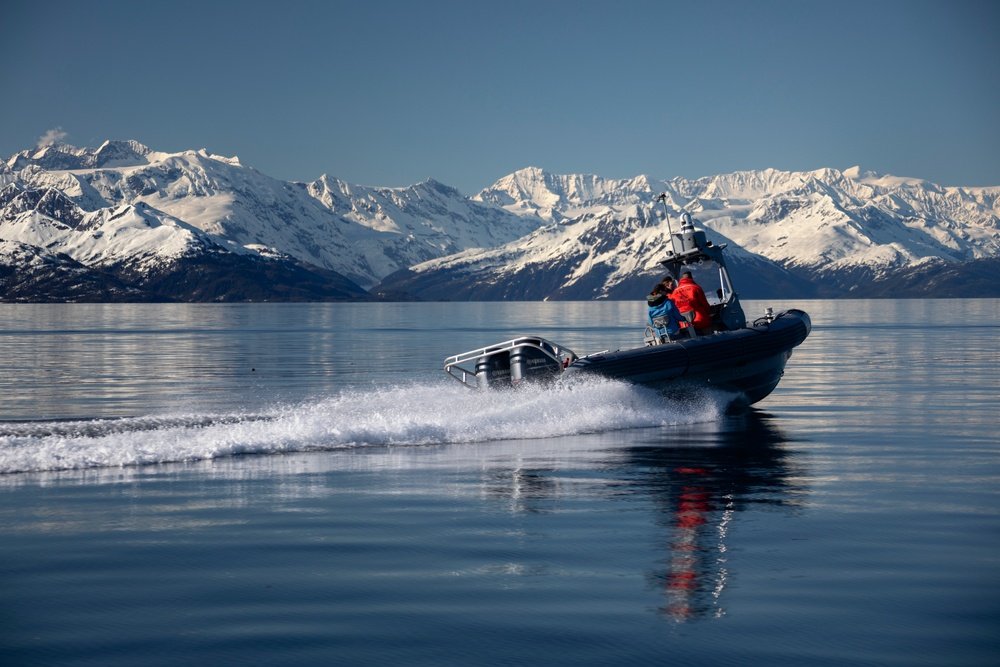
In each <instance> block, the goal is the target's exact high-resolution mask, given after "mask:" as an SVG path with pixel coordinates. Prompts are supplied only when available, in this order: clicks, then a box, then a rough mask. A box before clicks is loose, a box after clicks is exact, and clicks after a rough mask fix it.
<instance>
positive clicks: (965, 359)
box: [0, 299, 1000, 667]
mask: <svg viewBox="0 0 1000 667" xmlns="http://www.w3.org/2000/svg"><path fill="white" fill-rule="evenodd" d="M744 305H745V309H746V311H747V313H748V316H749V317H751V318H752V317H756V316H758V315H760V314H761V313H762V311H763V309H764V307H765V306H771V307H773V308H775V310H776V311H777V310H781V309H784V308H788V307H798V308H802V309H803V310H806V311H807V312H808V313H809V314H810V315H811V317H812V321H813V331H812V334H811V335H810V337H809V338H808V339H807V340H806V341H805V343H803V345H802V346H801V347H799V348H797V349H796V351H795V352H794V354H793V356H792V358H791V360H790V362H789V364H788V366H787V368H786V372H785V376H784V378H783V379H782V381H781V384H780V385H779V386H778V388H777V390H776V391H775V392H774V393H773V394H772V395H771V396H770V397H768V398H767V399H765V400H764V401H762V402H760V403H758V404H757V405H756V406H754V407H753V408H749V409H743V410H735V411H733V410H727V409H726V408H727V404H728V402H729V401H730V400H731V399H732V397H731V396H726V395H724V394H722V393H717V394H706V395H702V396H697V397H692V398H691V400H688V401H683V402H677V401H667V400H665V399H662V398H660V397H659V396H657V395H655V394H653V393H651V392H649V391H647V390H645V389H642V388H638V387H633V386H629V385H626V384H621V383H616V382H609V381H603V382H602V381H594V382H591V383H586V384H582V385H576V384H574V385H573V386H572V387H561V388H560V387H554V388H551V389H547V390H537V389H530V388H526V389H525V390H524V391H517V392H507V393H499V394H497V393H490V394H480V393H477V392H474V391H470V390H468V389H466V388H465V387H463V386H461V385H460V384H459V383H458V382H455V381H454V380H453V379H451V378H449V377H448V376H446V375H445V374H444V373H443V372H442V370H441V368H442V361H443V359H444V357H446V356H448V355H451V354H457V353H459V352H464V351H466V350H469V349H473V348H477V347H481V346H484V345H487V344H489V343H494V342H498V341H501V340H505V339H508V338H512V337H514V336H515V335H518V334H529V333H530V334H537V335H540V336H544V337H546V338H549V339H551V340H554V341H556V342H558V343H562V344H563V345H566V346H569V347H570V348H572V349H573V350H575V351H576V352H577V353H578V354H586V353H589V352H597V351H600V350H603V349H608V348H611V349H615V348H626V347H633V346H636V345H639V344H641V339H642V330H643V324H644V321H643V320H644V317H645V314H644V313H645V304H644V303H643V302H642V301H641V300H639V301H636V302H634V303H622V302H581V303H490V304H475V303H473V304H469V303H429V304H410V303H407V304H304V305H303V304H260V305H257V304H249V305H200V304H199V305H0V398H2V400H0V664H3V665H5V666H7V665H95V666H96V665H100V666H102V667H107V666H116V665H129V666H131V665H144V666H146V665H192V664H196V665H199V664H200V665H207V664H212V665H314V664H315V665H320V664H322V665H386V664H400V665H699V666H710V665H740V666H742V665H751V664H753V665H796V666H801V665H821V666H822V665H844V666H847V665H852V666H854V665H879V666H884V665H890V666H891V665H900V666H904V665H905V666H913V665H948V666H958V665H984V666H985V665H990V666H993V665H996V664H1000V301H998V300H994V299H970V300H960V301H955V300H949V301H931V300H906V301H904V300H898V301H896V300H883V301H801V302H787V303H785V302H780V301H769V302H763V301H760V302H758V301H751V302H747V303H745V304H744Z"/></svg>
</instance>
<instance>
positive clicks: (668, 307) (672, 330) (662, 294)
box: [646, 283, 685, 337]
mask: <svg viewBox="0 0 1000 667" xmlns="http://www.w3.org/2000/svg"><path fill="white" fill-rule="evenodd" d="M646 305H647V306H649V312H648V315H649V324H650V326H653V320H654V319H656V318H658V317H662V318H663V321H664V322H665V323H666V325H667V333H668V334H670V336H671V337H673V336H676V335H678V334H680V332H681V326H682V323H685V320H684V318H683V317H681V313H680V311H679V310H677V306H675V305H674V302H673V301H671V300H670V296H669V295H668V294H667V289H666V288H665V287H664V286H663V284H662V283H659V284H657V285H656V286H655V287H653V291H652V293H650V295H649V296H647V297H646Z"/></svg>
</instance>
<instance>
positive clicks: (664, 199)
mask: <svg viewBox="0 0 1000 667" xmlns="http://www.w3.org/2000/svg"><path fill="white" fill-rule="evenodd" d="M656 199H657V201H659V202H660V203H661V204H663V212H664V213H665V214H666V216H667V233H668V234H670V251H671V252H672V253H673V254H675V255H676V254H677V245H676V244H675V243H674V228H673V226H672V225H671V224H670V211H668V210H667V193H666V192H661V193H660V196H659V197H657V198H656Z"/></svg>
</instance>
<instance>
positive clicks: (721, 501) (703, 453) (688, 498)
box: [626, 410, 806, 621]
mask: <svg viewBox="0 0 1000 667" xmlns="http://www.w3.org/2000/svg"><path fill="white" fill-rule="evenodd" d="M669 440H670V441H668V442H664V443H662V444H661V445H656V444H649V445H643V446H639V447H634V448H632V449H631V450H630V452H629V459H628V464H629V465H628V468H627V469H626V473H627V474H628V475H629V476H630V477H632V478H633V479H631V480H630V481H631V483H632V486H633V488H635V489H637V490H639V491H640V492H642V493H646V494H648V495H649V496H650V497H651V498H652V500H653V502H654V504H655V505H656V506H657V507H658V509H659V516H658V517H657V522H658V523H659V524H660V525H662V526H663V527H664V528H665V529H666V531H667V534H668V537H667V538H666V543H665V547H666V551H667V554H666V556H665V557H664V558H663V559H662V561H661V562H660V564H659V565H658V567H657V568H656V569H655V570H654V571H653V572H652V573H651V574H650V576H649V578H650V580H651V581H652V582H653V583H654V585H656V586H658V587H661V588H662V589H663V591H664V596H665V604H664V605H663V607H662V608H661V611H662V612H663V613H664V614H666V615H667V616H669V617H670V618H672V619H673V620H675V621H687V620H692V619H696V618H708V617H718V616H721V615H723V614H724V613H725V612H724V609H723V607H722V606H721V596H722V593H723V591H724V590H725V588H726V586H727V584H728V582H729V576H730V573H729V569H728V567H729V561H728V553H729V550H730V545H729V541H730V539H731V536H730V528H731V524H732V522H733V521H734V520H735V519H736V518H737V517H738V513H739V512H741V511H744V510H746V509H748V508H749V507H751V506H753V505H758V504H759V505H767V506H770V507H785V508H794V507H796V506H798V505H800V504H801V503H802V501H803V496H804V494H805V493H806V487H805V483H804V477H805V476H804V474H803V471H801V470H800V469H799V468H798V465H797V464H796V463H795V462H794V460H793V458H792V457H791V456H790V455H789V453H788V452H787V451H786V450H785V449H784V448H783V445H784V444H785V443H787V442H788V438H787V437H786V436H785V435H784V434H783V433H782V431H781V430H780V429H779V428H778V427H777V426H776V425H775V424H774V422H773V419H772V418H771V416H770V415H768V414H767V413H764V412H760V411H757V410H749V411H747V412H746V413H744V414H741V415H730V416H728V417H726V419H725V420H724V421H723V422H722V424H721V429H720V430H719V431H716V432H715V433H714V434H711V433H703V434H701V437H700V438H699V437H698V434H692V440H693V442H691V443H689V444H686V445H683V446H677V445H676V443H675V442H673V438H670V439H669ZM712 441H714V442H712ZM706 445H714V446H706Z"/></svg>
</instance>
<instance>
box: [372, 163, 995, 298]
mask: <svg viewBox="0 0 1000 667" xmlns="http://www.w3.org/2000/svg"><path fill="white" fill-rule="evenodd" d="M659 193H666V195H667V209H668V211H669V213H670V215H671V216H677V215H678V214H679V213H680V212H681V211H687V212H689V213H691V214H692V215H693V217H694V218H695V222H696V225H697V226H698V227H700V228H703V229H705V230H706V232H707V233H708V236H709V238H710V239H712V240H713V241H714V242H715V243H728V244H729V247H730V258H731V262H732V264H733V267H732V268H733V273H734V274H735V275H736V277H737V278H738V288H739V289H740V291H741V292H742V293H743V294H744V295H745V296H774V295H779V294H787V295H795V296H816V295H819V296H841V295H855V296H864V295H866V294H869V293H871V291H872V290H874V289H875V286H876V285H877V286H878V287H877V289H878V291H880V292H881V293H882V295H891V294H892V293H893V291H892V289H891V287H890V284H891V283H892V280H893V276H896V275H900V274H902V273H903V272H907V271H911V270H912V269H914V268H916V267H920V266H923V265H933V266H937V265H944V264H946V263H949V264H954V263H960V262H976V261H979V260H984V259H986V258H992V257H998V256H1000V187H993V188H959V187H954V188H944V187H940V186H937V185H935V184H933V183H929V182H927V181H922V180H919V179H904V178H896V177H892V176H880V175H878V174H875V173H873V172H866V171H863V170H861V169H860V168H858V167H854V168H852V169H848V170H845V171H843V172H841V171H837V170H835V169H821V170H817V171H812V172H782V171H777V170H773V169H768V170H764V171H753V172H737V173H733V174H726V175H720V176H713V177H708V178H701V179H698V180H693V181H692V180H686V179H680V178H678V179H673V180H671V181H655V180H653V179H650V178H648V177H645V176H640V177H637V178H633V179H629V180H609V179H603V178H600V177H598V176H580V175H570V176H563V175H555V174H550V173H546V172H544V171H542V170H539V169H534V168H531V169H524V170H521V171H518V172H516V173H514V174H511V175H509V176H506V177H504V178H503V179H501V180H499V181H497V182H496V183H495V184H494V185H493V186H492V187H490V188H487V189H486V190H484V191H482V192H480V193H479V194H478V195H477V196H476V199H478V200H480V201H484V202H489V203H492V204H495V205H497V206H501V207H503V208H505V209H507V210H510V211H512V212H517V213H518V214H520V215H535V216H539V217H541V218H543V219H544V220H545V221H546V222H547V224H546V225H545V226H543V227H541V228H539V229H538V230H536V231H535V232H533V233H532V234H530V235H529V236H527V237H525V238H523V239H519V240H517V241H515V242H513V243H509V244H505V245H503V246H500V247H498V248H494V249H490V250H486V251H467V252H464V253H460V254H457V255H454V256H451V257H445V258H440V259H435V260H431V261H428V262H425V263H423V264H419V265H416V266H414V267H411V269H410V270H408V271H406V272H402V273H400V274H398V275H395V276H389V277H388V278H387V279H386V280H385V281H384V282H383V285H382V286H383V287H385V288H386V289H389V288H395V287H398V286H399V285H400V284H402V283H403V282H404V281H405V282H406V283H408V284H409V285H410V286H411V289H413V290H415V291H416V292H417V293H418V294H420V295H421V296H423V297H424V298H458V299H494V298H522V299H541V298H576V299H591V298H635V295H636V294H641V293H643V290H645V289H648V286H649V285H648V284H649V283H651V282H652V279H653V278H654V277H655V276H657V275H658V274H659V273H660V272H661V270H660V269H659V266H658V262H659V260H661V259H662V258H663V254H664V253H663V250H664V248H668V247H669V237H668V236H667V224H666V222H664V221H663V220H662V219H661V218H659V217H657V213H658V210H659V205H658V204H656V198H657V196H658V195H659ZM665 213H666V212H664V215H665ZM674 219H675V227H676V217H675V218H674ZM675 231H676V228H675ZM960 275H961V274H960V273H957V274H956V279H957V278H959V277H960ZM959 282H960V281H959ZM953 284H954V286H955V288H956V293H961V291H960V289H959V288H958V284H957V283H956V282H955V281H953ZM920 293H922V292H921V290H920V288H919V286H918V285H913V284H908V285H907V289H906V295H914V294H920ZM926 293H927V294H928V295H935V294H934V292H933V291H931V290H930V289H928V290H926ZM975 295H976V294H970V296H975Z"/></svg>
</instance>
